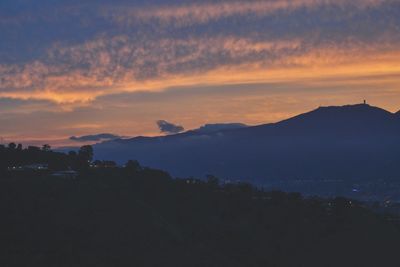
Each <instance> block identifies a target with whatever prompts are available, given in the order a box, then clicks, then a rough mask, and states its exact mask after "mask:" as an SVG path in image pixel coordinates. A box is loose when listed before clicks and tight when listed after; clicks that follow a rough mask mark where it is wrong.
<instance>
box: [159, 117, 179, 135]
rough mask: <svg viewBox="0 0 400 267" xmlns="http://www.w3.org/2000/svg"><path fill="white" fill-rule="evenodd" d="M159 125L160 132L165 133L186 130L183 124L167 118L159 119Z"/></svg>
mask: <svg viewBox="0 0 400 267" xmlns="http://www.w3.org/2000/svg"><path fill="white" fill-rule="evenodd" d="M157 126H158V128H159V129H160V132H161V133H165V134H177V133H180V132H183V131H184V130H185V128H183V127H182V126H181V125H177V124H173V123H170V122H167V121H165V120H159V121H157Z"/></svg>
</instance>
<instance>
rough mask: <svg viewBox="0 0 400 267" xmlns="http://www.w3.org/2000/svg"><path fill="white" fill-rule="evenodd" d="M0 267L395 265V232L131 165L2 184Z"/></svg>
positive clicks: (340, 213) (350, 215)
mask: <svg viewBox="0 0 400 267" xmlns="http://www.w3.org/2000/svg"><path fill="white" fill-rule="evenodd" d="M0 214H1V218H0V244H1V250H0V266H7V267H12V266H51V267H57V266H63V267H64V266H65V267H70V266H71V267H72V266H74V267H76V266H78V267H79V266H85V267H86V266H96V267H98V266H100V267H101V266H107V267H108V266H199V267H200V266H201V267H203V266H205V267H207V266H215V267H221V266H229V267H235V266H245V267H251V266H291V267H292V266H293V267H294V266H296V267H300V266H305V267H313V266H318V267H321V266H324V267H329V266H335V267H336V266H338V267H339V266H340V267H342V266H352V267H357V266H360V267H365V266H374V267H376V266H400V258H399V253H398V252H399V247H400V227H399V225H398V224H396V221H394V220H390V218H388V217H386V216H382V215H377V214H374V213H373V212H371V211H369V210H368V209H366V208H364V207H362V204H361V203H356V202H354V201H350V200H346V199H342V198H336V199H332V200H324V199H318V198H309V199H303V198H302V197H301V195H299V194H296V193H292V194H287V193H282V192H263V191H260V190H256V189H255V188H253V187H251V186H250V185H247V184H235V185H232V184H231V185H224V186H220V185H219V184H218V180H217V179H216V178H214V177H212V176H210V177H209V178H208V180H207V181H199V180H195V179H172V178H171V177H170V176H169V175H168V174H167V173H165V172H162V171H158V170H152V169H147V168H142V167H140V165H138V164H137V163H136V162H130V163H129V164H127V166H126V167H124V168H115V167H114V168H83V170H81V171H80V172H79V176H78V177H76V178H75V179H69V178H65V177H54V176H51V173H50V172H49V171H47V170H46V171H33V170H30V171H29V170H27V171H17V172H13V171H7V170H3V171H2V173H1V178H0Z"/></svg>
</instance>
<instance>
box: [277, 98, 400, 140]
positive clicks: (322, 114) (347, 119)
mask: <svg viewBox="0 0 400 267" xmlns="http://www.w3.org/2000/svg"><path fill="white" fill-rule="evenodd" d="M394 118H395V115H394V114H393V113H391V112H389V111H387V110H384V109H381V108H378V107H374V106H370V105H368V104H356V105H345V106H328V107H319V108H317V109H315V110H313V111H310V112H307V113H304V114H301V115H298V116H296V117H293V118H290V119H288V120H285V121H282V122H280V123H278V125H282V126H292V127H295V128H298V129H304V130H317V131H327V132H336V131H340V130H341V131H343V132H359V133H362V132H364V131H369V130H368V129H375V130H377V129H381V128H385V127H387V125H389V124H390V125H393V122H394Z"/></svg>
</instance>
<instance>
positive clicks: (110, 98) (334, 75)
mask: <svg viewBox="0 0 400 267" xmlns="http://www.w3.org/2000/svg"><path fill="white" fill-rule="evenodd" d="M364 99H366V100H367V101H368V102H369V103H370V104H371V105H375V106H379V107H382V108H384V109H387V110H389V111H392V112H396V111H398V110H399V109H400V0H352V1H348V0H292V1H289V0H265V1H260V0H237V1H235V0H229V1H227V0H214V1H212V0H185V1H183V0H163V1H162V0H131V1H128V0H112V1H110V0H108V1H106V0H85V1H81V0H80V1H78V0H40V1H36V0H1V1H0V143H1V142H9V141H16V142H23V143H32V144H35V143H44V142H49V143H51V144H53V145H55V146H57V145H67V144H69V142H71V140H69V137H70V136H82V135H93V134H98V133H113V134H116V135H119V136H137V135H149V136H153V135H158V134H160V129H159V128H158V125H157V122H159V121H166V122H171V123H173V124H175V125H179V126H182V127H184V128H185V129H193V128H197V127H199V126H201V125H204V124H206V123H223V122H225V123H226V122H241V123H246V124H249V125H257V124H262V123H269V122H276V121H279V120H282V119H286V118H288V117H291V116H293V115H297V114H299V113H302V112H306V111H309V110H312V109H314V108H317V107H318V106H329V105H344V104H354V103H360V102H362V101H363V100H364ZM161 134H162V133H161ZM72 142H73V141H72Z"/></svg>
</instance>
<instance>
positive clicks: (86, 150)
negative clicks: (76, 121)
mask: <svg viewBox="0 0 400 267" xmlns="http://www.w3.org/2000/svg"><path fill="white" fill-rule="evenodd" d="M78 155H79V157H81V158H82V159H84V160H86V161H87V162H90V161H92V159H93V147H92V146H91V145H85V146H82V147H81V148H80V149H79V152H78Z"/></svg>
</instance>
